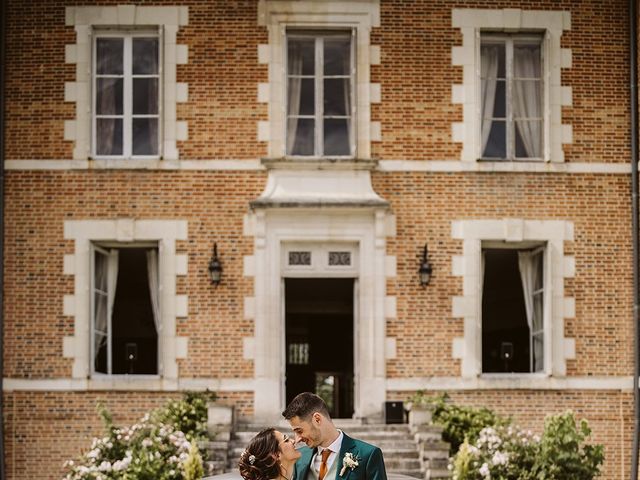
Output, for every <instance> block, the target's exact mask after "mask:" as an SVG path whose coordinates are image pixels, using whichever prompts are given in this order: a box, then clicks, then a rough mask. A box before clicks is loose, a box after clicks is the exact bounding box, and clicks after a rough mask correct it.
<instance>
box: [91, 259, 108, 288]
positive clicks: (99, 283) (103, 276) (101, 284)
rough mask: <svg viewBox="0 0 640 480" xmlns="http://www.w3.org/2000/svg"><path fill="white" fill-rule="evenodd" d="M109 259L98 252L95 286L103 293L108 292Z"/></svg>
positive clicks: (95, 267)
mask: <svg viewBox="0 0 640 480" xmlns="http://www.w3.org/2000/svg"><path fill="white" fill-rule="evenodd" d="M108 258H109V257H107V255H105V254H104V253H102V252H98V251H96V254H95V265H94V273H93V275H94V278H93V286H94V288H95V289H96V290H100V291H101V292H106V291H107V265H108V263H107V260H108Z"/></svg>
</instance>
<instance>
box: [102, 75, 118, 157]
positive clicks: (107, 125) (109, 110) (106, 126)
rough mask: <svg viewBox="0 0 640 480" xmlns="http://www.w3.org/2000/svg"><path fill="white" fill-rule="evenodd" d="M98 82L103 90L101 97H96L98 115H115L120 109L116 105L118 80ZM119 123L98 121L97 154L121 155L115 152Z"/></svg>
mask: <svg viewBox="0 0 640 480" xmlns="http://www.w3.org/2000/svg"><path fill="white" fill-rule="evenodd" d="M96 82H97V84H98V85H101V86H102V88H101V89H99V93H100V95H96V112H97V113H98V114H104V115H107V114H110V115H114V114H115V113H116V112H117V108H118V106H117V105H116V88H117V85H118V80H117V79H111V78H99V79H97V80H96ZM117 122H118V119H116V118H108V119H107V118H98V120H96V123H97V125H96V137H97V138H96V143H97V145H96V149H97V152H96V153H98V155H111V154H118V153H119V152H117V151H115V150H114V147H115V144H116V140H117V139H116V123H117Z"/></svg>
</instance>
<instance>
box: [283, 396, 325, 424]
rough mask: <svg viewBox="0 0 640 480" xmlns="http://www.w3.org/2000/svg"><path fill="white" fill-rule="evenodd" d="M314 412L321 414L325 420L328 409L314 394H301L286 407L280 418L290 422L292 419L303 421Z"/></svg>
mask: <svg viewBox="0 0 640 480" xmlns="http://www.w3.org/2000/svg"><path fill="white" fill-rule="evenodd" d="M315 412H318V413H320V414H322V415H323V416H325V417H327V418H331V417H330V416H329V409H328V408H327V404H326V403H324V400H322V398H320V397H319V396H318V395H316V394H315V393H311V392H303V393H300V394H298V395H296V396H295V398H294V399H293V400H291V402H290V403H289V405H287V408H285V409H284V412H282V416H283V417H284V418H285V419H287V420H290V419H292V418H293V417H299V418H301V419H303V420H307V419H308V418H309V417H310V416H311V415H313V414H314V413H315Z"/></svg>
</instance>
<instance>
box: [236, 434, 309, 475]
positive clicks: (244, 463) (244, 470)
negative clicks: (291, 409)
mask: <svg viewBox="0 0 640 480" xmlns="http://www.w3.org/2000/svg"><path fill="white" fill-rule="evenodd" d="M300 455H301V453H300V452H299V451H298V450H296V449H295V448H294V440H293V438H290V437H289V436H288V435H286V434H284V433H282V432H279V431H277V430H276V429H275V428H266V429H264V430H262V431H261V432H260V433H258V434H257V435H256V436H255V437H253V438H252V439H251V441H250V442H249V446H248V447H247V449H246V450H245V451H244V452H242V455H240V461H239V462H238V468H239V469H240V475H242V478H243V479H244V480H291V477H292V475H293V466H294V464H295V463H296V460H297V459H298V458H300Z"/></svg>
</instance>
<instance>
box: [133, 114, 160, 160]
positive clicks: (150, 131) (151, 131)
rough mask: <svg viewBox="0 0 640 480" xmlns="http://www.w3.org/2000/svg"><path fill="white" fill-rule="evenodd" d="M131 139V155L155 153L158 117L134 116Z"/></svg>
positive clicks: (156, 151)
mask: <svg viewBox="0 0 640 480" xmlns="http://www.w3.org/2000/svg"><path fill="white" fill-rule="evenodd" d="M132 140H133V146H132V153H133V155H157V154H158V119H157V118H134V119H133V135H132Z"/></svg>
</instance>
